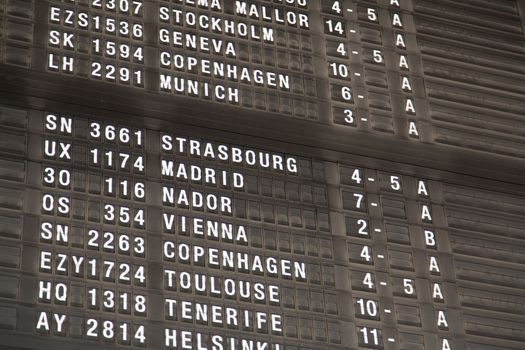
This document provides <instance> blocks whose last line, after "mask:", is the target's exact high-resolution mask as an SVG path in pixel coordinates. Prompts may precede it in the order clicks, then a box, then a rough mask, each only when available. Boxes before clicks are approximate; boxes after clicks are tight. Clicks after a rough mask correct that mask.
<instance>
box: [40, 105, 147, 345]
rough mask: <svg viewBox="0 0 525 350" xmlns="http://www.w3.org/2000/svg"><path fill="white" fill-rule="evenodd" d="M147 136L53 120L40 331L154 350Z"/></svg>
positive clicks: (44, 172)
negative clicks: (150, 339)
mask: <svg viewBox="0 0 525 350" xmlns="http://www.w3.org/2000/svg"><path fill="white" fill-rule="evenodd" d="M144 138H145V136H144V131H143V130H141V129H132V128H128V127H125V126H119V125H116V124H111V123H103V122H101V121H97V120H87V119H80V118H72V117H69V116H61V115H58V114H55V113H45V115H44V123H43V134H42V159H43V160H42V164H41V188H42V191H41V203H40V220H39V223H38V228H35V229H36V230H38V233H37V235H38V238H37V242H38V258H37V266H36V270H37V271H36V272H37V276H38V277H37V281H36V282H35V283H36V288H35V289H36V294H35V299H36V300H35V301H36V306H37V307H36V309H35V313H36V317H35V319H36V321H35V325H34V329H35V331H36V333H37V334H40V335H43V336H46V337H52V338H54V337H72V338H81V339H86V340H92V341H97V342H102V343H105V344H119V345H124V346H139V347H142V346H146V344H147V332H146V326H145V321H146V317H147V314H148V311H147V306H148V297H147V295H146V292H145V287H146V286H147V283H146V280H147V265H146V260H145V259H146V252H147V247H146V245H147V238H146V231H145V230H146V214H147V213H146V207H145V200H146V193H147V190H146V188H145V186H146V185H145V184H146V183H145V180H144V179H145V174H146V173H145V166H146V164H145V154H144V142H145V139H144Z"/></svg>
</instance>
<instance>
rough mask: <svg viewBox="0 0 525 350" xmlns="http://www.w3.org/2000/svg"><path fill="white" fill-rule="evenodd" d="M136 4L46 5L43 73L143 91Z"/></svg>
mask: <svg viewBox="0 0 525 350" xmlns="http://www.w3.org/2000/svg"><path fill="white" fill-rule="evenodd" d="M143 16H144V9H143V2H142V0H114V1H107V0H72V1H68V2H67V3H64V2H62V1H56V0H54V1H51V2H50V4H49V8H48V18H47V21H48V27H47V28H48V37H47V57H46V62H47V63H46V70H47V71H49V72H56V73H61V74H63V75H70V76H77V77H84V78H88V79H90V80H96V81H104V82H107V83H113V84H118V85H121V86H133V87H144V67H145V62H144V40H143V39H144V19H143Z"/></svg>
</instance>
